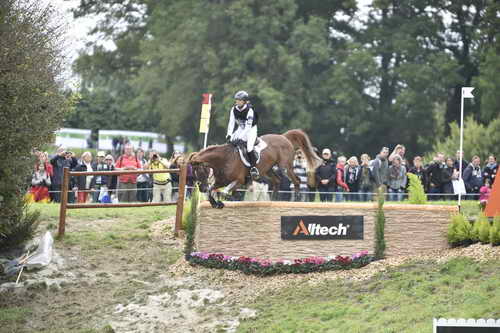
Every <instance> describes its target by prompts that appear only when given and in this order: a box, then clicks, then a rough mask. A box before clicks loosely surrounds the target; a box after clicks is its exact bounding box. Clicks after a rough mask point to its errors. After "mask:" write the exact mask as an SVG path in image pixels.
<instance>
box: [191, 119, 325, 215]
mask: <svg viewBox="0 0 500 333" xmlns="http://www.w3.org/2000/svg"><path fill="white" fill-rule="evenodd" d="M259 139H260V140H263V141H264V142H265V143H266V144H267V147H266V148H265V149H264V150H263V151H262V152H261V157H260V160H259V163H257V168H258V169H259V173H260V175H265V176H267V177H269V178H270V179H271V182H272V185H273V191H274V192H275V193H277V191H278V186H279V183H280V179H279V177H278V176H277V175H276V174H275V173H274V172H273V170H272V168H273V166H275V165H276V166H278V167H279V168H281V169H283V170H284V171H285V172H286V175H287V176H288V177H289V178H291V180H292V182H293V184H294V189H295V192H298V191H299V188H300V180H299V178H298V177H297V176H296V175H295V174H294V172H293V160H294V157H295V150H296V149H300V150H302V152H303V153H304V156H305V157H306V161H307V164H308V168H309V169H316V168H317V167H318V166H319V165H320V164H321V159H320V158H319V156H318V155H316V153H315V152H314V150H313V147H312V145H311V141H310V140H309V137H308V136H307V134H306V133H305V132H304V131H302V130H300V129H293V130H290V131H288V132H286V133H284V134H282V135H280V134H266V135H263V136H261V137H260V138H259ZM187 163H190V164H191V165H192V167H193V176H194V178H195V180H196V181H197V182H198V183H199V184H200V190H201V191H202V192H206V191H207V190H208V199H209V201H210V204H211V205H212V207H214V208H223V207H224V204H223V203H222V201H221V200H219V199H218V200H216V199H215V197H214V194H215V193H216V192H217V189H219V188H221V187H225V186H227V187H226V188H225V190H224V192H223V193H224V194H226V195H227V194H229V193H230V192H231V191H234V190H235V189H237V188H238V187H239V186H241V185H244V184H245V183H246V182H247V180H248V179H249V169H248V168H247V167H246V166H245V165H244V164H243V162H242V161H241V159H240V155H239V152H238V148H237V147H236V145H234V144H224V145H215V146H209V147H207V148H205V149H203V150H201V151H199V152H196V153H191V155H189V157H188V160H187ZM210 169H212V170H213V176H214V179H215V181H214V183H213V185H211V186H210V187H209V186H208V178H209V173H210Z"/></svg>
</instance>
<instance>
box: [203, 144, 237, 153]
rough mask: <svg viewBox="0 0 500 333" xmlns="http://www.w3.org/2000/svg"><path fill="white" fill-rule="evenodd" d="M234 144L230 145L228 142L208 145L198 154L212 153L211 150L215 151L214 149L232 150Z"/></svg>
mask: <svg viewBox="0 0 500 333" xmlns="http://www.w3.org/2000/svg"><path fill="white" fill-rule="evenodd" d="M232 148H233V147H232V146H231V145H228V144H225V145H211V146H208V147H207V148H205V149H202V150H200V151H199V153H198V154H201V153H210V152H213V151H214V150H230V149H231V150H232Z"/></svg>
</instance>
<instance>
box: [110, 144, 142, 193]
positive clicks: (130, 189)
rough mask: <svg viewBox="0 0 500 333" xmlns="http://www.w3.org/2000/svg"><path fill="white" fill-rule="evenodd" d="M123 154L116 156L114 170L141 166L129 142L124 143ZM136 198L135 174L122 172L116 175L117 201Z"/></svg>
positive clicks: (139, 167)
mask: <svg viewBox="0 0 500 333" xmlns="http://www.w3.org/2000/svg"><path fill="white" fill-rule="evenodd" d="M124 150H125V154H123V155H122V156H120V157H118V159H117V160H116V163H115V170H138V169H141V168H142V164H141V162H140V161H139V160H138V159H137V157H136V156H135V155H134V148H133V147H132V145H131V144H126V145H125V149H124ZM136 199H137V174H123V175H120V176H119V177H118V201H119V202H133V201H136Z"/></svg>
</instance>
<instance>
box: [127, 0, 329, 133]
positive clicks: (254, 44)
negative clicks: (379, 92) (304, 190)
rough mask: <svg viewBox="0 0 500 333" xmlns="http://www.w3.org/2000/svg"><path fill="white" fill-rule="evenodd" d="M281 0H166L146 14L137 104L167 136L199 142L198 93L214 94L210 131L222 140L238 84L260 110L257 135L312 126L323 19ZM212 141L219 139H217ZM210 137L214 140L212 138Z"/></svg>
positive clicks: (323, 57)
mask: <svg viewBox="0 0 500 333" xmlns="http://www.w3.org/2000/svg"><path fill="white" fill-rule="evenodd" d="M298 15H299V14H298V11H297V4H296V3H295V1H292V0H279V1H272V2H270V1H263V0H256V1H251V2H248V1H243V0H236V1H220V2H215V1H214V2H204V1H194V0H193V1H166V2H162V3H161V4H158V5H157V6H156V7H155V10H154V11H153V12H152V13H151V17H150V23H149V24H150V25H149V27H150V30H149V34H150V38H148V39H147V40H146V41H145V42H144V43H143V45H142V54H143V57H142V61H143V63H144V64H146V65H145V66H143V67H142V68H141V70H140V73H139V75H138V78H137V80H136V88H137V89H138V91H139V95H138V97H137V99H136V100H137V103H138V104H140V105H143V106H144V109H145V110H148V111H149V112H151V114H155V115H159V117H160V119H161V120H160V124H161V127H162V128H163V129H164V131H165V132H166V133H170V135H173V136H176V135H182V136H184V137H185V138H188V140H190V141H191V142H192V143H195V142H196V141H197V137H198V134H197V128H198V119H199V109H200V102H201V94H202V93H204V92H216V95H215V96H214V97H215V102H216V106H215V107H216V110H217V112H216V114H215V117H214V119H213V120H212V123H211V132H210V133H211V136H212V138H213V137H214V136H215V137H217V138H218V140H222V138H223V137H224V135H223V133H224V131H225V127H226V124H227V120H228V112H227V110H229V108H230V106H231V104H232V103H233V99H232V96H233V95H234V93H235V92H236V91H237V90H241V89H244V90H248V91H249V92H250V93H251V95H252V96H251V97H252V102H253V103H254V104H255V108H256V110H258V112H260V113H261V114H262V117H261V118H262V119H265V121H263V122H262V124H261V126H260V132H261V133H269V132H277V133H279V132H282V131H284V130H285V129H288V128H297V127H302V128H305V129H306V130H307V129H311V128H312V126H311V125H312V123H311V120H312V114H313V113H314V109H315V108H316V107H317V105H318V104H319V103H318V101H321V100H324V98H321V96H320V93H321V89H317V90H315V89H313V87H314V88H317V87H321V85H322V84H321V82H322V81H323V80H325V79H326V77H325V72H326V70H327V69H328V67H329V64H330V57H331V54H330V50H329V45H328V39H327V31H328V25H327V21H326V20H324V19H322V18H318V17H313V16H311V17H309V19H308V20H307V22H306V21H305V20H304V19H302V18H298V17H297V16H298ZM215 141H216V140H215ZM212 142H213V141H212Z"/></svg>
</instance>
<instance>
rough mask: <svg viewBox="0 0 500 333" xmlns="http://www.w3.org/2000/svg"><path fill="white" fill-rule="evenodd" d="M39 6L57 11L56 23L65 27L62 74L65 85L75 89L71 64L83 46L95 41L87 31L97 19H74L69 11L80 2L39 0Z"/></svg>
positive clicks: (76, 81)
mask: <svg viewBox="0 0 500 333" xmlns="http://www.w3.org/2000/svg"><path fill="white" fill-rule="evenodd" d="M40 3H41V4H50V5H52V6H54V8H55V9H56V11H57V15H56V21H57V23H58V24H61V23H62V24H63V26H64V27H65V31H66V34H65V41H64V51H63V52H64V55H65V56H66V58H67V61H66V70H65V73H64V74H63V79H64V80H65V85H66V86H69V87H72V88H74V87H76V86H77V84H78V78H77V77H76V76H75V75H74V74H73V72H72V70H71V64H72V63H73V61H74V60H75V59H76V58H77V56H78V52H79V51H80V50H82V49H84V48H85V44H86V43H87V42H89V41H93V40H95V37H93V36H89V34H88V33H89V31H90V30H91V29H92V28H93V27H94V26H95V25H96V24H97V21H98V18H97V17H85V18H79V19H75V18H73V13H72V12H71V9H73V8H76V7H78V5H79V3H80V0H40Z"/></svg>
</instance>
